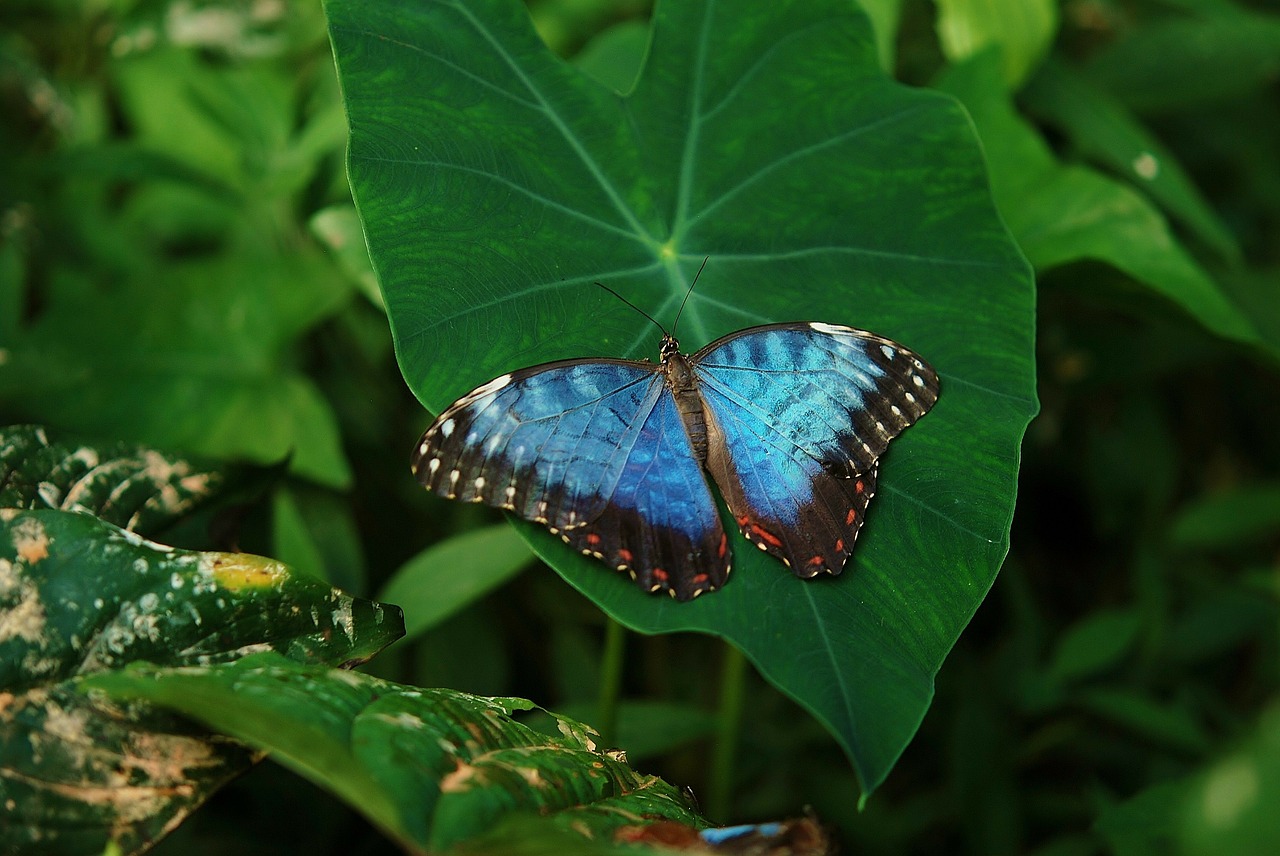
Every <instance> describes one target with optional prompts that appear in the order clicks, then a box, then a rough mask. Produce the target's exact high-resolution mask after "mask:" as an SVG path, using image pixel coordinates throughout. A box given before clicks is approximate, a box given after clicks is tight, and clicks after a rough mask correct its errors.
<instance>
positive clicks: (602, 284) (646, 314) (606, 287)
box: [596, 282, 667, 336]
mask: <svg viewBox="0 0 1280 856" xmlns="http://www.w3.org/2000/svg"><path fill="white" fill-rule="evenodd" d="M596 285H598V286H600V287H601V288H603V289H604V290H605V291H607V292H609V293H610V294H612V295H613V296H614V297H616V298H618V299H619V300H621V301H622V302H623V303H625V304H627V305H628V306H630V307H631V308H632V309H634V310H635V311H637V312H639V313H640V314H641V315H643V316H644V317H646V318H648V319H649V320H650V321H653V326H655V327H657V328H658V329H659V330H661V331H662V335H664V336H665V335H667V328H666V327H663V326H662V325H661V324H659V323H658V322H657V321H654V320H653V316H652V315H650V314H649V313H648V312H645V311H644V310H643V309H641V308H640V307H639V306H636V305H635V304H634V303H632V302H631V301H630V300H627V299H626V298H625V297H623V296H622V295H621V294H619V293H618V292H616V291H614V290H613V289H612V288H610V287H609V286H607V285H605V284H604V283H603V282H597V283H596Z"/></svg>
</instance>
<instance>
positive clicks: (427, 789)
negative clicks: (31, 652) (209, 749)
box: [81, 655, 705, 852]
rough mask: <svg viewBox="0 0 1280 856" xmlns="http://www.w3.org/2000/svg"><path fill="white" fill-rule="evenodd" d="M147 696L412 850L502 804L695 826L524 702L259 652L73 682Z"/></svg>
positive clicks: (502, 811)
mask: <svg viewBox="0 0 1280 856" xmlns="http://www.w3.org/2000/svg"><path fill="white" fill-rule="evenodd" d="M81 685H82V687H86V688H90V689H97V690H104V691H106V692H108V693H110V694H111V695H112V696H113V697H115V698H117V699H138V700H146V701H149V702H152V703H154V704H159V705H162V706H165V707H168V708H170V709H172V710H175V711H178V712H180V713H182V714H184V715H186V716H189V717H192V718H194V719H196V720H198V721H200V722H202V723H204V724H206V725H208V726H210V727H211V728H214V729H216V730H219V731H222V732H224V733H226V734H229V735H231V736H233V737H235V738H236V739H238V740H241V741H244V742H246V743H248V744H250V745H252V746H255V747H257V748H258V749H260V750H263V751H267V752H270V753H271V756H272V757H273V758H274V759H275V760H277V761H279V762H280V763H282V764H284V765H285V766H287V767H289V768H290V769H292V770H294V771H295V772H297V773H299V774H300V775H303V776H305V777H307V778H308V779H310V780H311V781H313V782H315V783H316V784H318V785H320V786H321V787H324V788H326V789H327V790H330V791H332V792H333V793H335V794H337V795H338V796H340V797H342V798H343V799H344V800H346V801H347V802H348V803H349V804H350V805H351V806H353V807H354V808H356V809H357V810H359V811H361V812H362V813H363V814H364V815H365V816H366V817H368V818H369V819H370V820H371V821H373V822H374V823H375V824H376V825H377V826H379V827H380V828H381V829H382V830H383V831H384V832H386V833H387V834H388V835H390V836H392V837H393V838H394V839H396V840H397V841H399V842H400V843H401V844H402V845H403V846H405V847H407V848H409V849H410V850H411V851H413V852H427V851H430V852H437V851H439V850H441V849H443V848H446V847H449V846H451V845H453V844H456V843H458V842H461V841H465V840H467V839H469V838H472V837H475V836H477V835H479V834H481V833H483V832H485V831H487V830H489V829H491V828H492V827H493V825H494V824H496V823H497V822H499V821H500V820H502V819H503V818H504V817H508V816H510V815H512V814H516V813H523V812H536V813H540V814H543V815H548V814H555V815H563V816H565V818H566V820H567V821H570V822H571V823H572V825H573V826H574V827H576V828H578V829H579V830H580V831H582V832H583V834H586V835H588V836H590V837H605V836H607V835H608V834H609V833H610V832H611V831H612V830H613V829H615V828H617V827H618V826H621V825H624V824H626V823H634V822H637V821H638V820H639V819H640V818H644V819H646V820H656V819H667V820H676V821H679V822H682V823H686V824H693V825H696V826H704V825H705V821H703V820H702V819H701V818H700V817H699V816H698V815H697V813H696V812H695V811H694V810H693V808H692V806H691V805H690V804H689V802H688V800H687V798H686V797H684V795H683V794H682V793H681V792H680V791H679V790H678V789H677V788H675V787H673V786H671V785H669V784H667V783H666V782H664V781H662V780H661V779H659V778H657V777H654V776H647V775H644V774H642V773H638V772H636V771H635V770H633V769H631V768H630V767H629V766H627V764H626V763H625V761H624V760H622V759H621V758H619V757H617V756H616V755H614V754H612V753H609V752H603V751H601V750H600V749H598V748H597V747H596V745H595V743H594V741H593V738H594V733H593V732H591V731H590V730H589V729H586V728H585V727H584V726H581V725H580V724H578V723H574V722H572V721H570V720H564V719H561V720H559V722H560V726H561V727H560V736H558V737H549V736H547V735H544V734H541V733H539V732H536V731H533V730H532V729H530V728H528V727H526V726H524V725H521V724H520V723H519V722H517V721H515V720H514V719H512V718H511V713H512V712H513V711H515V710H527V709H529V708H531V707H532V705H530V704H529V703H528V702H526V701H523V700H521V699H487V698H483V697H480V696H472V695H467V694H465V693H458V692H453V691H451V690H443V689H419V688H417V687H407V686H402V685H399V684H394V683H391V682H389V681H383V680H379V679H377V678H371V677H368V676H366V675H359V674H354V673H350V672H339V671H335V670H332V669H324V668H318V667H314V666H304V665H300V664H298V663H294V662H291V661H288V660H285V659H283V658H280V657H278V656H273V655H258V656H254V657H248V658H245V659H244V660H241V661H240V662H238V663H233V664H229V665H226V666H216V667H207V668H197V669H191V668H188V669H155V668H150V667H146V668H141V667H135V668H132V669H129V670H127V671H125V672H119V673H116V674H113V675H104V676H101V677H96V678H91V679H88V680H86V681H83V682H82V684H81Z"/></svg>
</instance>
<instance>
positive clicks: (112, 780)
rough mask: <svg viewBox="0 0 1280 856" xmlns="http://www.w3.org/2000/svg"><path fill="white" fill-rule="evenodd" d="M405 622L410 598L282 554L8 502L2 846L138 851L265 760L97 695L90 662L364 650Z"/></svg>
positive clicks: (0, 555)
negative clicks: (386, 602)
mask: <svg viewBox="0 0 1280 856" xmlns="http://www.w3.org/2000/svg"><path fill="white" fill-rule="evenodd" d="M401 627H402V624H401V620H400V616H399V611H398V610H396V609H395V608H394V607H392V608H384V607H382V605H380V604H376V603H373V602H370V601H366V600H360V599H355V598H352V597H350V596H348V595H345V594H343V593H341V592H339V591H336V590H334V589H330V588H329V587H328V586H326V585H323V584H321V583H319V582H317V581H315V580H311V579H309V578H307V577H303V576H297V575H294V574H292V573H291V572H290V571H289V569H288V568H286V567H285V566H284V565H282V564H280V563H279V562H275V561H272V560H270V559H264V558H261V557H258V556H250V555H247V554H235V553H192V552H187V551H182V550H173V549H172V548H168V547H163V546H161V545H158V544H154V543H152V542H150V541H146V540H144V539H142V538H141V537H139V536H138V535H135V534H133V533H130V532H126V531H124V530H122V529H118V528H116V527H114V526H111V525H110V524H107V523H104V522H102V521H100V520H98V519H96V518H94V517H92V516H90V515H88V514H84V513H73V512H66V511H20V510H16V509H6V510H2V511H0V699H2V700H3V702H2V703H0V805H4V806H6V815H5V820H6V822H5V823H4V824H0V852H6V853H8V852H19V851H20V852H23V853H97V852H101V851H102V849H103V847H104V846H105V845H106V844H107V842H108V841H114V842H116V843H117V844H118V845H119V846H120V847H121V848H122V849H123V850H124V851H125V852H127V853H134V852H138V850H139V849H140V848H143V847H145V846H147V845H148V844H149V842H151V841H153V840H154V839H155V838H157V837H159V836H160V835H162V834H163V833H164V832H165V831H167V830H168V829H170V828H172V826H174V825H176V824H177V823H179V822H180V821H181V819H182V818H183V817H184V816H185V815H186V814H188V813H189V812H190V811H192V810H193V809H194V808H195V807H196V806H197V805H199V804H200V803H201V802H203V801H204V800H205V799H206V798H208V796H209V795H210V794H211V793H212V792H213V791H214V790H216V788H217V787H219V786H220V785H222V784H223V783H225V782H226V781H227V780H228V779H230V778H231V777H233V776H235V775H238V774H239V773H241V772H243V771H244V769H245V768H246V767H247V766H248V765H249V764H250V763H251V762H252V760H253V755H252V753H250V752H249V751H247V750H246V749H244V748H243V747H241V746H238V745H235V744H232V743H229V742H227V741H225V740H223V739H221V738H210V737H209V736H208V735H207V734H204V733H201V732H199V731H198V730H195V729H192V728H190V727H189V726H188V725H186V724H183V723H181V722H178V721H175V720H174V719H173V718H172V717H171V716H168V715H164V714H160V713H158V712H156V711H155V710H153V709H151V708H149V707H147V706H145V705H125V706H120V705H115V704H109V703H100V702H98V701H95V700H92V699H90V698H89V697H87V696H84V695H83V694H81V693H78V692H75V691H74V690H73V689H71V686H70V682H71V681H73V680H74V679H75V678H76V677H78V676H81V675H86V674H93V673H103V672H110V671H113V670H118V669H121V668H123V667H124V666H126V665H127V664H129V663H131V662H133V661H135V660H143V659H145V660H148V661H151V662H155V663H162V664H169V665H190V664H197V663H205V664H207V663H221V662H227V661H232V660H235V659H237V658H239V657H241V656H243V655H245V654H246V653H249V652H252V651H267V650H269V651H277V652H280V653H282V654H286V655H288V656H289V657H294V658H296V659H298V660H303V661H312V662H317V661H318V662H323V663H331V664H341V663H345V664H354V663H358V662H362V661H363V660H366V659H368V658H369V657H370V656H372V655H373V654H374V653H375V652H376V651H378V650H379V649H381V648H382V647H384V646H385V645H387V644H388V643H390V642H391V641H392V640H394V639H395V638H396V637H397V636H398V635H399V634H400V632H401Z"/></svg>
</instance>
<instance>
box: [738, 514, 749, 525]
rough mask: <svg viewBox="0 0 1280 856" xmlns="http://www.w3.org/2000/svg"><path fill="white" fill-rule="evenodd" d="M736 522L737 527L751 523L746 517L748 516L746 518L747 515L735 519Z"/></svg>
mask: <svg viewBox="0 0 1280 856" xmlns="http://www.w3.org/2000/svg"><path fill="white" fill-rule="evenodd" d="M737 520H738V525H739V526H746V525H747V524H748V523H749V522H751V518H750V517H748V516H747V515H745V514H744V515H742V516H741V517H739V518H737Z"/></svg>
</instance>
